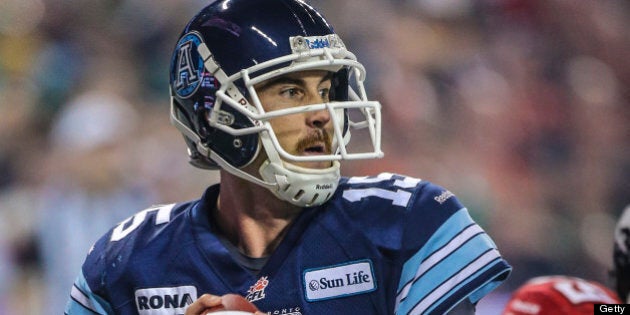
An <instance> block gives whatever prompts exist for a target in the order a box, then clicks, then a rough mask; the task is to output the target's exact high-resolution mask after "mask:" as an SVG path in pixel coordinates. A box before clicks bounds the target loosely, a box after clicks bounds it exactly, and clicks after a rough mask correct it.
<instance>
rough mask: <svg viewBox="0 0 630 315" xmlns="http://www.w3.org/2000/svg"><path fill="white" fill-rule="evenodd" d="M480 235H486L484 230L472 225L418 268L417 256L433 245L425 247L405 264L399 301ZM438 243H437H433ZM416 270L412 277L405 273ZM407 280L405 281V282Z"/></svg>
mask: <svg viewBox="0 0 630 315" xmlns="http://www.w3.org/2000/svg"><path fill="white" fill-rule="evenodd" d="M479 234H485V233H484V231H483V229H481V227H479V226H478V225H476V224H471V225H469V226H468V227H466V228H465V229H464V230H462V231H461V232H460V233H459V234H456V235H455V236H454V237H453V238H452V239H451V240H450V241H449V242H448V243H446V244H444V245H443V246H442V247H440V248H438V249H437V250H435V251H434V252H433V253H431V254H430V255H429V256H428V257H427V258H426V259H425V260H424V261H422V263H420V266H417V261H418V259H417V258H416V256H418V255H419V254H424V253H425V252H426V251H425V250H424V249H425V248H427V247H428V246H430V244H431V243H432V242H431V241H429V243H428V244H427V245H425V247H423V248H422V249H421V250H420V251H419V252H418V254H416V255H414V257H412V258H411V259H410V260H409V261H407V262H406V263H405V265H404V266H403V274H406V275H403V277H401V283H402V284H403V285H402V287H401V288H400V289H399V291H398V293H397V297H396V298H397V300H402V299H404V298H405V297H406V296H407V294H408V293H409V290H410V288H411V286H412V285H413V283H414V282H416V281H418V279H420V277H422V276H423V275H424V274H425V273H426V272H428V271H429V270H431V269H432V268H433V267H435V266H436V265H438V264H439V263H440V262H441V261H442V260H444V259H445V258H446V257H448V256H449V255H451V254H452V253H453V252H455V251H457V250H458V249H460V248H461V247H462V246H463V245H464V244H466V243H467V242H468V241H469V240H471V239H472V238H474V237H476V236H477V235H479ZM433 243H436V242H433ZM407 269H408V270H414V271H415V272H414V273H413V274H412V275H409V272H405V270H407ZM404 279H406V280H405V281H403V280H404Z"/></svg>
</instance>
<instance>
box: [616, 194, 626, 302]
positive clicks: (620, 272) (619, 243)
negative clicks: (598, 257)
mask: <svg viewBox="0 0 630 315" xmlns="http://www.w3.org/2000/svg"><path fill="white" fill-rule="evenodd" d="M613 264H614V269H613V272H612V274H613V278H614V279H615V288H616V290H617V294H618V295H619V298H620V299H621V300H622V301H625V303H630V205H629V206H627V207H626V208H625V209H624V211H623V213H622V214H621V217H620V218H619V220H618V221H617V226H616V228H615V244H614V249H613Z"/></svg>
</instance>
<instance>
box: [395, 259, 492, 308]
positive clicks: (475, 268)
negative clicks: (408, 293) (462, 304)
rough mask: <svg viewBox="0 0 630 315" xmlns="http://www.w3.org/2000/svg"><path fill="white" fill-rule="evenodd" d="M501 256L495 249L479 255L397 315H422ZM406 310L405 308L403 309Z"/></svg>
mask: <svg viewBox="0 0 630 315" xmlns="http://www.w3.org/2000/svg"><path fill="white" fill-rule="evenodd" d="M501 260H502V259H501V255H499V252H498V251H497V250H496V249H489V250H487V251H486V252H485V253H483V254H482V255H480V256H479V257H478V258H477V259H475V260H474V261H473V262H471V263H470V264H468V265H467V266H466V267H465V268H463V269H461V270H460V271H459V272H457V273H456V274H454V275H453V276H452V277H450V278H449V279H447V280H446V281H444V282H443V283H441V284H440V285H439V286H438V287H436V288H435V289H434V290H432V291H431V292H430V293H429V294H427V295H426V296H424V297H423V298H422V299H420V300H418V302H417V303H416V304H415V305H413V307H412V308H411V309H410V310H408V311H407V310H403V309H399V310H397V311H396V313H397V314H424V313H425V312H427V311H428V310H429V308H430V307H431V306H433V305H434V304H435V303H436V302H438V301H439V300H443V299H445V298H446V297H448V296H449V295H451V294H453V293H454V292H456V288H458V287H461V286H462V285H465V284H466V283H468V282H470V281H472V280H473V279H474V277H473V276H474V275H475V274H477V273H479V272H483V270H484V269H486V268H489V267H490V266H491V265H492V264H494V263H497V262H498V261H501ZM405 308H407V307H405Z"/></svg>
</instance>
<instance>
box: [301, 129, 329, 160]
mask: <svg viewBox="0 0 630 315" xmlns="http://www.w3.org/2000/svg"><path fill="white" fill-rule="evenodd" d="M322 144H323V145H324V147H323V151H322V153H324V154H330V153H331V151H332V149H331V148H332V141H331V137H330V135H329V134H328V132H326V131H325V130H322V129H318V130H316V131H314V132H311V133H309V134H308V135H307V136H306V137H304V138H302V139H300V140H299V141H298V143H297V145H296V146H297V152H299V153H302V152H304V151H306V149H308V148H311V147H314V146H319V145H322Z"/></svg>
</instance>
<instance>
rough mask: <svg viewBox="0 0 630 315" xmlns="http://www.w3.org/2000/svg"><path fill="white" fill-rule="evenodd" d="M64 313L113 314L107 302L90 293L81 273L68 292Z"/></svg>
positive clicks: (84, 314) (83, 314)
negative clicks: (68, 297) (68, 298)
mask: <svg viewBox="0 0 630 315" xmlns="http://www.w3.org/2000/svg"><path fill="white" fill-rule="evenodd" d="M66 313H67V314H73V315H74V314H81V315H93V314H98V315H103V314H113V310H112V308H111V306H110V305H109V303H108V302H107V301H105V300H104V299H103V298H101V297H99V296H98V295H96V294H94V293H92V290H91V289H90V287H89V286H88V284H87V281H86V280H85V277H84V276H83V273H81V274H80V275H79V277H78V278H77V280H76V281H75V283H74V285H73V286H72V290H71V291H70V300H69V301H68V305H67V306H66Z"/></svg>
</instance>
